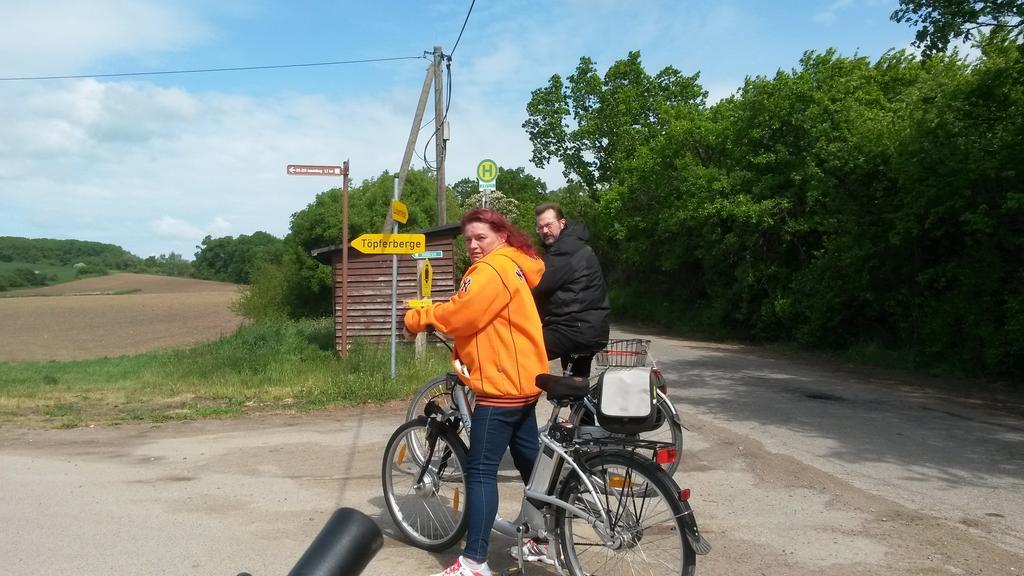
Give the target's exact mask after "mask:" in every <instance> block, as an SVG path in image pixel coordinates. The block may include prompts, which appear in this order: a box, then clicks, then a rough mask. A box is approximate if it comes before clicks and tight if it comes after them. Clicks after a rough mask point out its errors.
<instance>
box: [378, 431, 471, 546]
mask: <svg viewBox="0 0 1024 576" xmlns="http://www.w3.org/2000/svg"><path fill="white" fill-rule="evenodd" d="M416 438H423V439H425V440H426V443H425V444H424V445H423V447H424V451H423V453H422V455H416V454H415V453H414V445H415V442H416ZM465 470H466V453H465V452H464V451H463V449H462V446H461V445H460V444H459V443H458V442H456V441H454V440H453V439H452V438H451V432H450V430H448V429H447V428H446V427H445V425H444V424H442V423H440V422H437V421H432V420H428V419H427V418H426V417H421V418H417V419H416V420H412V421H409V422H406V423H405V424H403V425H401V426H399V427H398V429H397V430H395V433H394V434H392V435H391V439H390V440H388V444H387V448H386V449H385V450H384V461H383V463H382V465H381V484H382V488H383V489H384V501H385V502H386V504H387V508H388V513H389V514H390V515H391V519H392V520H393V521H394V523H395V526H396V527H397V528H398V530H399V531H400V532H401V533H402V534H403V535H404V536H405V537H406V538H408V539H409V541H410V542H411V543H412V544H413V546H416V547H417V548H422V549H424V550H429V551H431V552H438V551H441V550H445V549H447V548H450V547H451V546H452V545H453V544H455V543H456V542H458V541H459V540H460V539H461V538H462V537H463V535H465V533H466V523H467V522H468V518H467V516H466V502H465V499H466V474H465Z"/></svg>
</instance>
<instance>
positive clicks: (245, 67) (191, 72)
mask: <svg viewBox="0 0 1024 576" xmlns="http://www.w3.org/2000/svg"><path fill="white" fill-rule="evenodd" d="M474 1H475V0H474ZM422 58H423V56H395V57H393V58H367V59H365V60H336V61H333V62H311V63H305V64H277V65H272V66H238V67H234V68H196V69H193V70H164V71H160V72H118V73H116V74H74V75H68V76H19V77H10V78H0V81H14V80H73V79H76V78H118V77H124V76H158V75H162V74H198V73H203V72H238V71H242V70H271V69H275V68H308V67H311V66H339V65H342V64H368V63H370V62H392V61H395V60H419V59H422Z"/></svg>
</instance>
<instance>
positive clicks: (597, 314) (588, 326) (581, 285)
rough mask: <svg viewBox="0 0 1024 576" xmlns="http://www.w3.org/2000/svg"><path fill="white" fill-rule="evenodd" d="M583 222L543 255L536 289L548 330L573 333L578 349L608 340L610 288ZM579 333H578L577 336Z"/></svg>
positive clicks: (597, 347)
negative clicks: (606, 284) (550, 328)
mask: <svg viewBox="0 0 1024 576" xmlns="http://www.w3.org/2000/svg"><path fill="white" fill-rule="evenodd" d="M589 238H590V234H589V232H588V231H587V228H586V226H584V225H582V224H569V225H568V226H566V227H565V229H564V230H562V233H561V234H559V235H558V240H555V243H554V244H552V245H551V246H550V247H549V248H548V249H547V253H546V254H544V257H543V258H544V267H545V268H544V276H543V277H542V278H541V280H540V284H537V286H536V287H535V288H534V289H533V296H534V299H535V300H536V301H537V309H538V310H539V311H540V318H541V322H542V323H543V324H544V327H545V332H546V331H547V328H549V327H556V328H557V329H559V332H562V333H568V334H571V335H572V337H573V339H574V340H575V339H576V338H578V341H576V342H574V343H575V344H577V345H578V348H577V350H579V351H581V352H582V351H596V350H600V349H601V348H604V347H605V345H606V344H607V343H608V331H609V326H608V312H609V311H610V310H611V306H610V305H609V303H608V291H607V290H606V289H605V284H604V274H603V273H602V272H601V263H600V262H598V260H597V255H596V254H594V249H593V248H591V247H590V245H589V244H587V240H588V239H589ZM577 335H578V336H577Z"/></svg>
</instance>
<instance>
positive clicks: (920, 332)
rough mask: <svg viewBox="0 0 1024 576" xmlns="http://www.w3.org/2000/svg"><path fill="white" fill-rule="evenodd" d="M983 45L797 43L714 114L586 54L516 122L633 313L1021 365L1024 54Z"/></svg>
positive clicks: (987, 366)
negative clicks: (558, 170)
mask: <svg viewBox="0 0 1024 576" xmlns="http://www.w3.org/2000/svg"><path fill="white" fill-rule="evenodd" d="M979 48H980V56H979V57H978V58H977V59H976V60H973V61H969V60H967V59H965V58H963V57H961V56H960V55H958V54H957V53H956V52H953V53H949V54H947V53H938V54H932V55H931V56H929V57H926V58H922V57H919V56H916V55H914V54H911V53H908V52H906V51H891V52H889V53H887V54H885V55H884V56H882V57H880V58H878V59H877V60H875V61H873V62H872V61H871V60H869V59H868V58H866V57H861V56H852V57H849V56H842V55H840V54H839V53H837V52H836V51H834V50H828V51H825V52H820V53H819V52H807V53H806V54H805V55H804V56H803V58H802V59H801V60H800V64H799V66H798V67H797V68H795V69H793V70H789V71H782V70H780V71H779V72H778V73H777V74H775V75H774V76H772V77H764V76H758V77H753V78H748V79H747V80H746V82H745V83H744V85H743V87H742V88H741V89H740V90H739V91H738V92H737V93H736V94H734V95H733V96H731V97H729V98H726V99H724V100H722V101H720V102H717V103H715V104H713V105H708V104H707V102H706V95H707V93H706V92H705V91H704V90H703V89H702V88H701V86H700V84H699V82H698V79H699V78H698V75H696V74H694V75H685V74H683V73H682V72H680V71H678V70H676V69H674V68H672V67H667V68H665V69H663V70H661V71H659V72H657V73H655V74H653V75H651V74H648V73H647V72H646V71H645V70H644V68H643V66H642V65H641V60H640V54H639V53H635V52H634V53H631V54H629V55H628V57H627V58H625V59H623V60H620V61H618V62H615V63H613V64H612V65H611V66H610V67H609V68H608V70H607V71H606V72H605V73H604V74H603V75H601V74H599V72H598V70H597V68H596V64H595V63H594V62H593V61H592V60H590V59H589V58H586V57H584V58H581V60H580V62H579V65H578V66H577V68H576V70H575V71H574V72H573V73H572V74H571V75H569V76H568V77H567V78H566V79H565V80H563V79H562V77H561V76H559V75H555V76H553V77H552V78H551V79H550V81H549V83H548V84H547V85H546V86H544V87H542V88H539V89H537V90H535V91H534V92H533V94H532V98H531V101H530V103H529V106H528V112H529V118H528V119H527V121H526V123H525V124H524V128H525V129H526V130H527V132H528V134H529V136H530V139H531V142H532V143H533V158H532V160H533V162H534V163H535V164H536V165H538V166H543V165H546V164H547V163H548V162H550V161H552V160H558V161H559V162H560V163H561V164H562V165H563V166H564V171H565V175H566V177H567V178H568V179H569V180H570V181H572V182H576V183H579V185H580V186H581V187H582V188H583V189H584V190H586V191H587V192H586V196H587V199H588V201H589V204H588V206H587V208H588V210H587V214H586V216H587V219H589V221H590V222H592V224H593V225H592V228H593V230H594V231H595V241H596V242H597V243H598V245H599V252H600V253H601V254H602V255H604V256H605V258H604V261H605V263H606V266H607V272H608V273H609V275H610V276H611V278H612V282H613V284H615V285H617V286H620V287H622V288H623V289H624V291H620V297H621V299H620V301H619V304H621V305H622V306H625V307H626V308H627V309H629V310H630V311H631V312H632V313H633V314H636V315H640V316H646V317H650V318H659V319H670V320H671V321H675V322H678V323H680V324H684V325H690V326H697V327H703V328H707V329H712V330H716V331H722V332H725V333H729V334H737V335H741V336H746V337H751V338H757V339H763V340H788V341H795V342H798V343H800V344H803V345H805V346H811V347H826V348H845V347H851V346H865V347H869V348H874V349H877V350H882V351H894V352H896V353H898V354H899V356H900V357H902V358H903V359H904V360H905V361H906V362H907V364H909V365H916V366H939V367H942V368H944V369H946V370H951V371H959V372H965V373H974V374H977V373H983V374H1002V373H1012V372H1016V373H1019V372H1020V371H1021V370H1022V369H1024V186H1022V173H1021V170H1022V169H1024V91H1022V90H1021V87H1022V86H1024V50H1022V45H1021V44H1019V43H1017V42H1016V41H1015V40H1014V38H1012V37H1011V36H1010V35H1009V34H1006V33H1000V32H998V31H997V32H994V33H992V34H991V35H989V36H987V37H986V38H984V40H983V41H982V42H981V44H980V46H979ZM652 279H653V280H654V281H653V282H652Z"/></svg>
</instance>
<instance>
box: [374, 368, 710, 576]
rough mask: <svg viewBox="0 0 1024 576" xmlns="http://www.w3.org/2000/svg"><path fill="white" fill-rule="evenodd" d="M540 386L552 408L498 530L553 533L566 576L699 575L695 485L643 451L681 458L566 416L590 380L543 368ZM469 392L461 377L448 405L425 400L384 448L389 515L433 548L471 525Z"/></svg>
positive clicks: (554, 553)
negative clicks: (517, 503) (681, 481)
mask: <svg viewBox="0 0 1024 576" xmlns="http://www.w3.org/2000/svg"><path fill="white" fill-rule="evenodd" d="M537 385H538V387H539V388H541V389H542V390H544V391H545V392H546V396H547V399H548V400H549V401H550V402H552V403H553V404H554V409H553V410H552V412H551V415H550V417H549V418H548V420H547V425H546V427H545V429H544V431H543V432H542V433H541V434H540V444H541V446H540V450H539V451H538V454H537V460H536V461H535V464H534V468H533V473H532V475H531V477H530V481H529V483H528V484H527V486H526V488H525V490H524V493H523V499H522V503H521V507H520V512H519V514H518V516H517V518H516V519H515V520H513V521H508V520H505V519H502V518H500V517H498V518H496V519H495V522H494V531H495V532H498V533H500V534H504V535H506V536H509V537H513V538H516V541H517V544H518V545H519V546H522V543H523V540H524V539H525V538H528V537H530V538H544V539H548V540H549V541H550V542H551V544H552V545H550V546H548V556H549V560H550V561H551V563H553V564H554V566H555V568H556V570H557V571H558V573H559V574H564V573H566V572H568V573H569V574H573V575H576V576H583V575H584V574H586V575H593V576H596V575H598V574H625V573H633V574H636V573H641V574H652V575H655V574H657V575H662V574H665V575H668V574H671V575H683V576H692V575H693V574H694V572H695V570H696V556H697V555H698V554H706V553H708V552H709V551H710V550H711V546H710V545H709V544H708V542H707V541H706V540H705V539H704V538H703V537H702V536H701V534H700V532H699V530H698V528H697V522H696V519H695V518H694V514H693V510H692V509H691V508H690V505H689V503H688V498H689V493H690V491H689V489H685V490H681V489H680V488H679V486H678V485H677V484H676V483H675V481H674V480H673V478H672V477H671V476H670V475H668V474H667V473H666V472H665V471H664V470H662V469H661V468H659V467H658V466H656V465H655V464H654V463H653V462H652V461H651V459H650V458H649V457H648V456H646V455H640V454H639V453H640V452H643V451H646V450H651V451H653V452H655V454H656V455H657V456H658V457H661V458H663V459H667V458H670V457H672V458H674V457H675V456H676V453H675V452H674V449H672V448H669V447H664V446H660V447H659V446H656V445H655V444H656V443H653V442H651V443H646V442H644V441H640V440H637V441H635V444H634V445H633V447H632V448H628V447H626V446H624V445H623V444H622V443H621V442H620V441H619V440H618V439H616V438H612V437H610V436H606V437H603V438H599V437H582V436H581V435H580V434H579V430H577V429H576V427H575V426H574V425H573V423H572V422H571V421H568V420H565V419H562V418H561V417H560V416H559V414H560V412H561V409H562V408H569V411H570V413H572V412H573V411H574V410H578V409H582V408H581V407H580V405H581V404H582V403H584V402H585V400H586V399H587V398H588V397H589V395H590V393H591V390H590V386H589V383H588V382H587V381H586V380H580V379H576V378H571V377H560V376H554V375H550V374H544V375H541V376H538V378H537ZM466 392H467V391H466V388H465V386H463V385H462V384H461V383H457V384H454V385H453V387H452V390H451V394H450V402H449V404H447V406H442V405H440V404H438V403H437V402H435V401H433V400H431V401H429V402H427V405H426V407H425V409H424V412H425V414H424V415H423V416H419V417H417V418H415V419H413V420H410V421H409V422H406V423H405V424H403V425H402V426H400V427H399V428H398V429H397V430H396V431H395V433H394V434H393V435H392V436H391V438H390V440H389V441H388V444H387V448H386V449H385V452H384V458H383V462H382V467H381V483H382V487H383V491H384V497H385V502H386V505H387V509H388V513H389V514H390V515H391V518H392V520H393V521H394V523H395V526H396V527H397V528H398V530H399V531H400V532H401V533H402V534H403V535H404V536H405V537H406V538H407V539H408V540H409V541H410V542H411V543H412V544H413V545H415V546H417V547H419V548H422V549H425V550H430V551H435V552H436V551H440V550H444V549H446V548H448V547H450V546H452V545H454V544H455V543H457V542H458V541H459V540H460V539H461V538H462V537H463V535H464V534H465V532H466V528H467V527H466V522H467V517H466V514H465V512H466V502H465V495H466V475H465V467H466V452H467V445H466V442H465V441H464V440H463V439H462V437H461V436H460V434H459V431H460V430H461V429H462V428H463V427H464V426H463V425H464V424H465V423H466V422H468V419H469V418H470V414H471V413H470V410H471V408H470V403H469V398H468V397H467V393H466ZM421 450H422V451H421ZM519 569H520V570H521V571H522V570H523V569H524V566H523V565H522V560H520V563H519Z"/></svg>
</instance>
